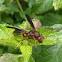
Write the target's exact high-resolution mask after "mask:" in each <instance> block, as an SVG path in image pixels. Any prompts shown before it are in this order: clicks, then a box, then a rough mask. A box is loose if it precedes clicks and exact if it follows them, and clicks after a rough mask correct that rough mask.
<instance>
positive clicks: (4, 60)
mask: <svg viewBox="0 0 62 62" xmlns="http://www.w3.org/2000/svg"><path fill="white" fill-rule="evenodd" d="M0 62H18V55H14V54H10V53H5V54H3V56H1V57H0Z"/></svg>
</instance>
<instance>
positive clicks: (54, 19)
mask: <svg viewBox="0 0 62 62" xmlns="http://www.w3.org/2000/svg"><path fill="white" fill-rule="evenodd" d="M41 23H42V25H43V26H51V25H53V24H61V23H62V16H61V15H59V14H54V13H47V14H45V15H44V16H42V18H41Z"/></svg>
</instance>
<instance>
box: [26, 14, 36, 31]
mask: <svg viewBox="0 0 62 62" xmlns="http://www.w3.org/2000/svg"><path fill="white" fill-rule="evenodd" d="M25 16H26V18H27V20H28V22H29V23H30V25H31V26H32V28H33V29H34V30H35V27H34V24H33V22H32V19H31V18H30V16H29V15H28V14H25Z"/></svg>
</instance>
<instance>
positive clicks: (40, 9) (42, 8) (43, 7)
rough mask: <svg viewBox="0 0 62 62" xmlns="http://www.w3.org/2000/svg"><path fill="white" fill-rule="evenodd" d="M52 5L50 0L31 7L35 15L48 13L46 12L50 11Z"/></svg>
mask: <svg viewBox="0 0 62 62" xmlns="http://www.w3.org/2000/svg"><path fill="white" fill-rule="evenodd" d="M52 3H53V1H52V0H44V3H39V4H36V5H35V6H34V7H33V9H32V11H33V13H35V14H41V13H44V12H46V11H48V10H50V9H51V8H52Z"/></svg>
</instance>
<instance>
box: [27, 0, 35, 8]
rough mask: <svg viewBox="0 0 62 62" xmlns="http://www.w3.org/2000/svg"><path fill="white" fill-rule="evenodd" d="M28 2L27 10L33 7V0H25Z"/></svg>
mask: <svg viewBox="0 0 62 62" xmlns="http://www.w3.org/2000/svg"><path fill="white" fill-rule="evenodd" d="M26 1H27V2H28V6H29V8H32V7H33V5H35V0H26Z"/></svg>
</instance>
